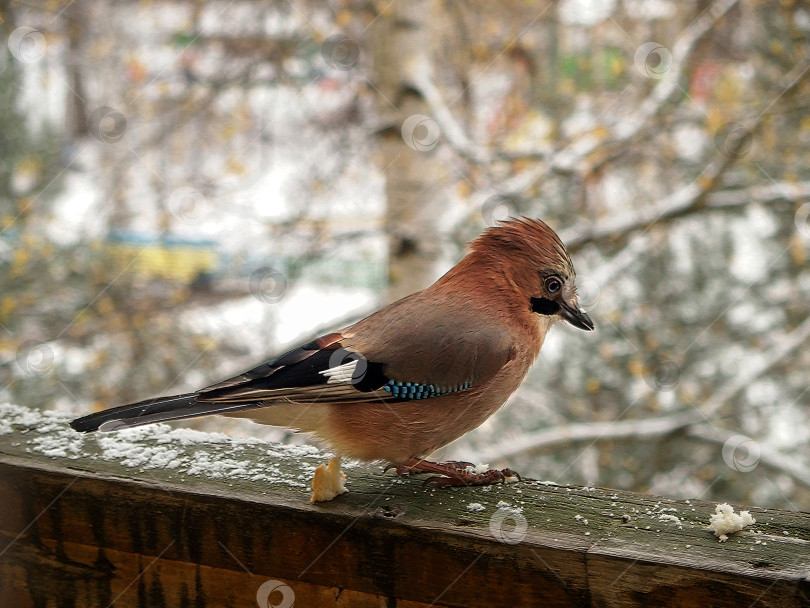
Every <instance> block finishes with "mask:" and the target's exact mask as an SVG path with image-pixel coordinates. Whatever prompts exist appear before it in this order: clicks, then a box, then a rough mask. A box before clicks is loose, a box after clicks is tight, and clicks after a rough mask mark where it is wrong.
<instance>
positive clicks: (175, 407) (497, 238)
mask: <svg viewBox="0 0 810 608" xmlns="http://www.w3.org/2000/svg"><path fill="white" fill-rule="evenodd" d="M574 278H575V277H574V268H573V265H572V263H571V260H570V258H569V257H568V254H567V252H566V251H565V247H564V246H563V244H562V242H560V240H559V238H558V237H557V235H556V234H555V233H554V231H552V230H551V228H549V227H548V226H547V225H546V224H545V223H543V222H541V221H540V220H533V219H526V218H522V219H515V220H510V221H507V222H503V223H501V224H500V225H499V226H496V227H494V228H490V229H489V230H487V231H486V232H484V233H483V234H482V235H481V236H480V237H478V238H477V239H476V240H475V241H473V243H472V244H471V246H470V251H469V253H468V254H467V255H466V256H465V257H464V258H463V259H462V260H461V261H460V262H459V263H458V264H457V265H456V266H454V267H453V268H452V269H450V271H448V272H447V274H445V275H444V276H443V277H441V278H440V279H439V280H438V281H437V282H436V283H434V284H433V285H431V286H430V287H428V288H427V289H425V290H423V291H420V292H418V293H415V294H413V295H411V296H408V297H406V298H403V299H401V300H399V301H397V302H394V303H393V304H391V305H389V306H386V307H385V308H383V309H381V310H380V311H378V312H376V313H374V314H372V315H371V316H369V317H366V318H365V319H363V320H361V321H358V322H357V323H355V324H353V325H350V326H348V327H345V328H343V329H341V330H338V331H336V332H333V333H331V334H327V335H325V336H323V337H321V338H319V339H317V340H314V341H313V342H310V343H309V344H305V345H303V346H301V347H299V348H296V349H293V350H291V351H290V352H288V353H285V354H284V355H281V356H280V357H278V358H276V359H274V360H272V361H270V362H268V363H265V364H263V365H261V366H259V367H257V368H254V369H252V370H250V371H248V372H245V373H244V374H241V375H239V376H236V377H234V378H231V379H229V380H226V381H223V382H220V383H218V384H215V385H212V386H209V387H207V388H205V389H202V390H200V391H197V392H195V393H188V394H185V395H176V396H171V397H163V398H159V399H151V400H148V401H142V402H140V403H135V404H132V405H127V406H120V407H117V408H113V409H111V410H107V411H103V412H99V413H96V414H91V415H89V416H85V417H84V418H79V419H77V420H75V421H73V423H71V424H72V426H73V428H75V429H77V430H81V431H93V430H101V431H108V430H116V429H119V428H126V427H131V426H139V425H141V424H149V423H152V422H159V421H166V420H176V419H181V418H189V417H193V416H201V415H206V414H224V415H230V416H240V417H245V418H250V419H252V420H255V421H256V422H260V423H263V424H272V425H278V426H285V427H289V428H294V429H297V430H301V431H305V432H309V433H312V434H314V435H316V436H318V437H319V438H321V439H323V440H324V441H326V442H327V443H329V444H330V445H331V446H332V448H333V449H335V450H336V451H337V452H338V453H340V454H342V455H345V456H349V457H351V458H356V459H360V460H368V461H371V460H383V461H386V462H389V463H391V464H393V465H397V467H398V471H399V472H407V473H412V472H417V471H420V470H423V471H431V472H434V473H439V474H440V475H443V476H444V477H443V478H442V480H440V481H441V483H440V485H451V484H456V483H490V482H492V481H497V480H498V479H503V474H499V472H492V471H491V472H489V473H485V474H482V475H476V474H474V473H471V472H467V471H465V470H464V469H463V467H459V466H458V465H453V464H452V463H450V464H447V465H443V464H436V463H429V462H427V461H424V460H423V459H424V458H425V457H427V456H428V455H429V454H430V453H431V452H433V451H435V450H436V449H437V448H439V447H441V446H443V445H446V444H448V443H450V442H451V441H453V440H454V439H456V438H458V437H460V436H461V435H463V434H464V433H467V432H468V431H470V430H472V429H474V428H476V427H477V426H479V425H480V424H481V423H482V422H483V421H484V420H486V419H487V418H488V417H489V416H491V415H492V414H493V413H494V412H495V411H497V410H498V408H500V407H501V405H503V403H504V402H505V401H506V399H507V398H508V397H509V395H511V394H512V393H513V392H514V391H515V389H517V387H518V386H519V385H520V383H521V382H522V381H523V378H524V377H525V376H526V373H527V372H528V370H529V368H530V367H531V365H532V363H533V362H534V360H535V358H536V357H537V354H538V353H539V352H540V348H541V347H542V345H543V340H544V339H545V336H546V333H547V332H548V330H549V329H550V328H551V326H552V325H553V324H554V322H555V321H556V320H558V319H564V320H566V321H567V322H569V323H570V324H572V325H574V326H575V327H579V328H581V329H586V330H590V329H593V324H592V323H591V321H590V319H589V318H588V316H587V315H586V314H585V313H583V312H582V311H580V310H579V306H578V303H577V296H576V286H575V283H574ZM507 471H508V470H505V471H504V472H501V473H506V472H507Z"/></svg>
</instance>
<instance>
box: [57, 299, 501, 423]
mask: <svg viewBox="0 0 810 608" xmlns="http://www.w3.org/2000/svg"><path fill="white" fill-rule="evenodd" d="M406 301H407V299H406ZM397 304H399V303H397ZM398 308H400V307H398V306H396V305H392V306H389V307H388V308H385V309H383V310H382V311H380V312H378V313H375V314H374V315H372V316H370V317H367V318H366V319H363V320H362V321H360V322H358V323H356V324H354V325H352V326H350V327H348V328H346V329H344V330H341V331H340V332H334V333H330V334H326V335H324V336H321V337H320V338H317V339H316V340H313V341H312V342H309V343H307V344H304V345H303V346H300V347H298V348H294V349H292V350H290V351H288V352H286V353H284V354H283V355H281V356H279V357H277V358H275V359H273V360H272V361H269V362H267V363H264V364H262V365H260V366H258V367H255V368H253V369H251V370H248V371H247V372H245V373H243V374H240V375H238V376H234V377H233V378H230V379H228V380H224V381H222V382H218V383H217V384H213V385H211V386H209V387H207V388H205V389H203V390H200V391H197V392H196V393H188V394H186V395H177V396H172V397H165V398H158V399H150V400H147V401H142V402H140V403H136V404H132V405H126V406H120V407H117V408H113V409H111V410H107V411H104V412H98V413H96V414H91V415H89V416H85V417H84V418H80V419H78V420H75V421H74V422H73V423H72V426H73V428H75V429H76V430H82V431H93V430H101V431H110V430H118V429H121V428H128V427H133V426H141V425H143V424H151V423H154V422H163V421H168V420H177V419H181V418H191V417H196V416H204V415H209V414H221V413H234V412H237V411H243V410H249V409H254V408H260V407H267V406H273V405H276V404H279V403H283V402H285V401H287V402H294V403H318V404H340V403H352V404H362V403H364V402H365V403H368V402H380V401H384V402H390V403H396V402H401V401H411V400H414V399H430V398H435V397H441V396H443V395H447V394H450V393H455V392H459V391H466V390H473V389H475V388H478V387H480V386H481V385H482V384H483V383H485V382H486V381H487V380H489V379H490V378H492V377H493V376H494V375H495V374H497V373H498V371H499V370H500V369H501V368H502V367H503V366H504V365H506V364H508V363H509V361H511V360H512V359H513V358H514V357H515V349H514V346H513V344H512V340H511V339H510V337H509V335H508V333H507V332H505V331H503V330H500V329H497V328H492V327H490V328H489V329H486V328H481V327H479V326H478V325H479V321H480V319H478V318H475V317H470V315H465V314H464V313H458V314H455V315H451V316H446V315H439V316H438V317H437V316H436V314H435V313H436V311H435V310H434V314H433V315H432V317H431V318H432V319H434V320H433V321H431V320H430V318H428V319H426V318H424V317H422V316H420V315H418V314H416V315H413V314H409V313H408V311H407V309H406V310H399V311H398ZM417 312H418V311H417ZM403 314H404V315H405V317H404V318H403V317H402V315H403ZM392 315H393V317H392ZM395 317H400V318H395Z"/></svg>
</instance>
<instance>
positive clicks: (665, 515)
mask: <svg viewBox="0 0 810 608" xmlns="http://www.w3.org/2000/svg"><path fill="white" fill-rule="evenodd" d="M658 521H671V522H672V523H674V524H680V523H681V520H680V518H678V516H677V515H670V514H669V513H661V514H660V515H659V516H658Z"/></svg>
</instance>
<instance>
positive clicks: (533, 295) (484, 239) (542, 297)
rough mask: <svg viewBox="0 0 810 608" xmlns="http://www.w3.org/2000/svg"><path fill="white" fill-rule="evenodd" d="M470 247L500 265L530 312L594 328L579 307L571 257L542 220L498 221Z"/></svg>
mask: <svg viewBox="0 0 810 608" xmlns="http://www.w3.org/2000/svg"><path fill="white" fill-rule="evenodd" d="M472 251H473V253H474V254H478V255H479V256H482V257H485V258H487V259H488V260H489V261H490V262H491V263H496V264H498V266H500V268H499V270H500V271H501V272H503V276H504V278H505V279H506V280H507V281H508V282H509V283H510V284H511V285H512V287H513V288H514V289H516V290H517V291H518V292H519V293H520V295H521V297H522V298H524V299H525V305H526V306H527V307H528V308H529V309H530V310H531V311H532V312H534V313H537V314H539V315H545V316H550V317H551V316H557V317H559V318H561V319H563V320H565V321H567V322H568V323H570V324H571V325H573V326H574V327H578V328H579V329H584V330H586V331H590V330H592V329H593V328H594V325H593V321H591V319H590V317H588V315H587V314H585V313H584V312H583V311H582V310H580V308H579V302H578V298H577V287H576V273H575V272H574V265H573V264H572V263H571V258H570V257H569V256H568V252H567V251H566V250H565V246H564V245H563V244H562V241H560V237H558V236H557V234H556V233H555V232H554V231H553V230H552V229H551V228H549V227H548V225H546V224H545V223H544V222H542V221H540V220H537V219H529V218H518V219H511V220H508V221H504V222H501V223H500V224H499V225H498V226H495V227H493V228H490V229H489V230H487V231H486V232H484V233H483V234H482V235H481V236H480V237H478V238H477V239H476V240H475V241H474V242H473V243H472Z"/></svg>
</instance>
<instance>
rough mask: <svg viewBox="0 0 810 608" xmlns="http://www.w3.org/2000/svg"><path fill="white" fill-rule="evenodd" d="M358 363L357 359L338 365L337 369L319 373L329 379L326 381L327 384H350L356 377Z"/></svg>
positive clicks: (333, 368) (332, 368)
mask: <svg viewBox="0 0 810 608" xmlns="http://www.w3.org/2000/svg"><path fill="white" fill-rule="evenodd" d="M357 361H358V360H357V359H352V360H351V361H349V362H348V363H344V364H343V365H338V366H337V367H330V368H329V369H325V370H323V371H322V372H319V373H320V374H321V375H322V376H326V377H327V378H328V380H327V381H326V383H327V384H340V383H350V382H351V381H352V376H353V375H354V370H355V368H356V367H357Z"/></svg>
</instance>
